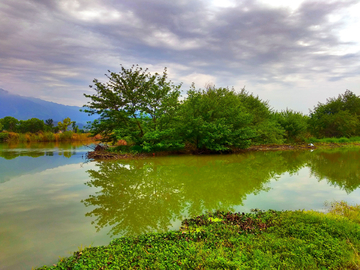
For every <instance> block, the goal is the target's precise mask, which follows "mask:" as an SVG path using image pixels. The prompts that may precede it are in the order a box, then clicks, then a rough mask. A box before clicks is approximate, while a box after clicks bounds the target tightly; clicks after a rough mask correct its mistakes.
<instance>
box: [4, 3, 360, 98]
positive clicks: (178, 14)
mask: <svg viewBox="0 0 360 270" xmlns="http://www.w3.org/2000/svg"><path fill="white" fill-rule="evenodd" d="M356 3H357V1H310V2H305V3H303V4H302V5H301V6H300V7H299V8H298V9H296V10H290V9H285V8H271V7H267V6H264V5H262V4H261V3H260V2H257V1H254V0H251V1H250V0H245V1H237V4H236V5H235V6H234V7H229V8H216V7H214V6H211V5H209V1H205V0H203V1H201V0H191V1H190V0H178V1H168V0H153V1H145V0H138V1H134V0H131V1H130V0H122V1H115V0H113V1H111V0H107V1H95V0H93V1H90V0H78V1H76V0H62V1H55V0H53V1H51V0H28V1H12V0H2V1H1V3H0V23H1V27H0V87H1V86H2V88H7V86H8V87H9V85H11V81H12V80H14V81H16V82H17V84H16V87H19V86H21V85H26V84H25V83H26V82H30V83H32V84H33V85H32V88H33V89H34V91H35V88H36V87H38V89H40V90H41V91H42V95H43V96H46V95H48V96H50V95H54V96H58V97H60V96H61V95H63V94H64V91H65V93H67V94H69V95H70V91H73V92H74V91H75V92H76V91H78V94H77V95H78V96H80V95H81V94H80V92H81V93H83V92H84V91H85V90H87V88H86V87H87V85H88V84H89V83H91V80H92V78H94V77H98V76H101V75H102V74H103V73H104V72H106V70H107V69H111V70H114V67H117V66H118V64H121V63H122V64H132V63H144V64H148V65H162V64H163V63H166V64H167V65H168V66H169V68H171V64H172V63H173V64H174V65H175V64H176V65H181V66H183V68H182V69H179V70H178V71H177V74H178V75H179V76H186V75H187V74H190V73H194V72H198V73H203V74H209V75H213V76H218V77H220V79H219V80H220V81H221V80H226V79H228V78H234V77H237V78H246V79H247V80H253V81H256V82H258V83H274V82H278V83H283V82H282V81H283V78H285V77H286V76H288V75H291V74H296V75H298V76H300V77H305V78H312V77H314V76H317V75H318V74H323V75H324V74H325V75H326V76H327V77H328V79H329V80H340V79H343V78H348V77H354V76H358V71H359V53H352V54H345V55H344V54H338V53H336V52H337V51H340V49H341V48H346V47H348V46H350V45H351V44H347V43H344V42H342V41H341V40H340V37H339V32H340V31H341V27H343V26H344V25H343V22H342V21H340V22H339V21H337V22H336V21H335V22H334V21H332V20H331V17H330V16H331V15H333V14H335V15H336V14H338V13H339V12H343V11H344V10H346V9H347V8H351V6H352V5H353V4H356ZM343 67H346V68H343ZM115 69H116V68H115ZM221 78H222V79H221ZM18 91H19V92H20V90H18ZM66 91H67V92H66ZM75 92H74V93H75ZM23 94H26V93H23Z"/></svg>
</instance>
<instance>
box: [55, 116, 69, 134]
mask: <svg viewBox="0 0 360 270" xmlns="http://www.w3.org/2000/svg"><path fill="white" fill-rule="evenodd" d="M71 123H72V122H71V119H70V117H67V118H65V119H64V120H63V121H62V122H61V121H60V122H58V127H59V129H60V130H62V131H64V132H65V131H66V130H67V129H68V127H69V126H70V125H71Z"/></svg>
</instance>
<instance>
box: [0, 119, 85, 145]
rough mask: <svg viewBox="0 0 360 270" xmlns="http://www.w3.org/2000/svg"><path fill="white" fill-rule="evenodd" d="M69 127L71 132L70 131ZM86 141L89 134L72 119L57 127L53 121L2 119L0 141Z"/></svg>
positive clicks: (61, 122)
mask: <svg viewBox="0 0 360 270" xmlns="http://www.w3.org/2000/svg"><path fill="white" fill-rule="evenodd" d="M69 127H70V128H71V130H68V129H69ZM85 139H88V134H85V133H84V130H81V129H79V128H78V126H77V125H76V122H75V121H71V119H70V118H65V119H64V120H63V121H60V122H58V123H57V125H54V121H53V120H52V119H47V120H45V121H43V120H40V119H37V118H31V119H28V120H18V119H16V118H14V117H11V116H7V117H4V118H1V119H0V141H20V142H50V141H74V140H85Z"/></svg>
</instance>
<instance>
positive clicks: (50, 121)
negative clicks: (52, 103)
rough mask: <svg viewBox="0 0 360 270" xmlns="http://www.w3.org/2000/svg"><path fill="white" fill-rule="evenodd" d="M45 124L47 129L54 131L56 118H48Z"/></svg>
mask: <svg viewBox="0 0 360 270" xmlns="http://www.w3.org/2000/svg"><path fill="white" fill-rule="evenodd" d="M45 125H46V127H47V131H53V128H54V120H53V119H51V118H50V119H47V120H45Z"/></svg>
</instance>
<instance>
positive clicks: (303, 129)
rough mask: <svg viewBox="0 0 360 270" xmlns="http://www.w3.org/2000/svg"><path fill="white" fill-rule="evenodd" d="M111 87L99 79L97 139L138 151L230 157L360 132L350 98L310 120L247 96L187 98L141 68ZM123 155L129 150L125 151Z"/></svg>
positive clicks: (94, 103) (198, 94) (359, 104)
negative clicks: (255, 148) (250, 148)
mask: <svg viewBox="0 0 360 270" xmlns="http://www.w3.org/2000/svg"><path fill="white" fill-rule="evenodd" d="M108 79H109V81H108V82H107V83H101V82H99V81H98V80H97V79H95V80H94V81H93V82H94V85H93V86H90V87H92V88H94V89H95V91H96V93H95V94H92V95H87V94H85V97H87V98H89V99H90V101H89V102H88V103H87V104H86V105H84V107H85V109H84V111H85V112H87V113H89V114H98V115H100V117H99V119H97V120H96V121H94V122H93V123H92V134H93V135H94V136H95V135H97V134H100V135H101V136H102V138H103V141H105V142H113V143H116V142H117V141H119V140H122V141H126V143H127V145H128V147H127V149H133V150H134V151H138V152H156V151H176V150H180V149H184V148H185V149H188V150H191V151H193V152H198V153H201V152H231V151H233V150H234V149H242V148H246V147H248V146H249V145H254V144H271V143H276V144H278V143H284V142H290V143H302V142H305V141H306V139H308V138H310V137H312V136H315V137H317V138H323V137H337V138H340V137H346V138H349V137H351V136H354V135H358V134H359V133H360V122H359V119H358V115H360V98H359V97H357V96H356V95H355V94H353V93H352V92H350V91H348V90H347V91H346V92H345V94H343V95H340V96H339V97H338V98H337V99H329V100H328V102H327V104H321V103H319V104H318V105H317V106H316V107H315V108H314V110H313V111H311V113H310V116H307V115H304V114H302V113H300V112H296V111H293V110H291V109H286V110H285V111H281V112H276V111H273V110H272V109H271V108H270V106H269V104H268V102H267V101H263V100H261V99H260V98H259V97H258V96H254V95H253V94H250V93H249V92H247V91H245V89H242V90H241V91H240V92H236V91H235V90H234V89H229V88H216V87H215V86H213V85H208V86H207V87H206V88H205V89H196V88H195V86H194V84H193V85H192V87H191V88H190V90H189V91H188V92H187V95H186V97H185V98H181V97H180V87H181V85H174V84H173V83H172V82H171V81H168V79H167V72H166V69H165V70H164V72H163V74H162V75H160V74H157V73H155V74H154V75H152V74H150V73H149V72H148V70H143V69H142V68H140V67H138V66H133V67H131V68H130V69H126V68H124V67H121V71H120V72H119V73H114V72H110V74H109V75H108ZM121 148H122V149H125V148H126V147H121Z"/></svg>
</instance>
